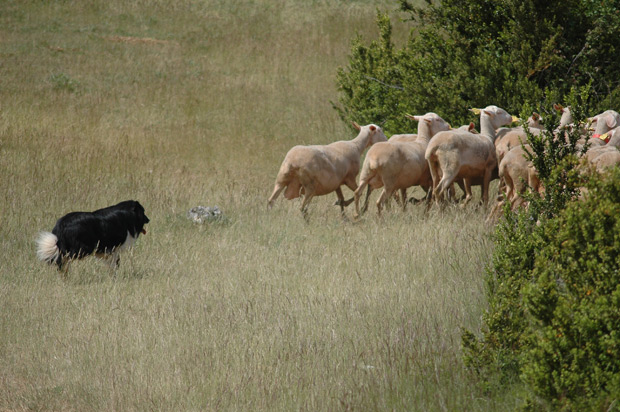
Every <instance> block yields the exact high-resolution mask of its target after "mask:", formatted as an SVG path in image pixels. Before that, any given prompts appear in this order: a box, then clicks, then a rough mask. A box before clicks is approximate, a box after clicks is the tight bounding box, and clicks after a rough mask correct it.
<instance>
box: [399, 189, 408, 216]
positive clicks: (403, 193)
mask: <svg viewBox="0 0 620 412" xmlns="http://www.w3.org/2000/svg"><path fill="white" fill-rule="evenodd" d="M400 197H401V199H402V201H403V212H404V211H405V209H407V189H406V188H402V189H400Z"/></svg>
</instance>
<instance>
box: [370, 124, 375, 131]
mask: <svg viewBox="0 0 620 412" xmlns="http://www.w3.org/2000/svg"><path fill="white" fill-rule="evenodd" d="M369 129H370V131H371V132H374V131H375V130H377V127H376V126H375V125H374V124H371V125H370V127H369Z"/></svg>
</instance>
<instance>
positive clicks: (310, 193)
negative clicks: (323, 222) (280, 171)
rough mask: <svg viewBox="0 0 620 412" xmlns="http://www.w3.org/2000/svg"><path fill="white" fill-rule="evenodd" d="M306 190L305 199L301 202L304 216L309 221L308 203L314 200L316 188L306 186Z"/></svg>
mask: <svg viewBox="0 0 620 412" xmlns="http://www.w3.org/2000/svg"><path fill="white" fill-rule="evenodd" d="M304 190H305V195H304V200H303V202H301V208H300V210H301V214H302V215H303V217H304V220H305V221H306V222H308V221H309V219H308V204H309V203H310V201H311V200H312V198H313V197H314V188H309V187H306V186H304Z"/></svg>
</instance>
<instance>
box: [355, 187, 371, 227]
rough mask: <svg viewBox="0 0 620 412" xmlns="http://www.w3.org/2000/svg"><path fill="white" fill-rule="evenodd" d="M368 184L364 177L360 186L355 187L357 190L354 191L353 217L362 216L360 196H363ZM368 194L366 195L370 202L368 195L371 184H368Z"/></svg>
mask: <svg viewBox="0 0 620 412" xmlns="http://www.w3.org/2000/svg"><path fill="white" fill-rule="evenodd" d="M367 185H368V181H367V180H366V179H362V180H360V184H359V186H358V187H357V188H356V189H355V192H354V193H353V198H354V199H355V214H354V215H353V217H355V218H356V219H357V218H358V217H360V197H361V196H362V192H363V191H364V188H365V187H366V186H367ZM368 190H369V191H368V194H367V195H366V201H367V202H368V196H369V195H370V186H368ZM365 211H366V210H365V209H364V210H363V212H365Z"/></svg>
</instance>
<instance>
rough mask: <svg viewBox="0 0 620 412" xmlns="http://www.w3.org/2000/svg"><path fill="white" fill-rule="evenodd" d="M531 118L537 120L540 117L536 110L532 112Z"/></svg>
mask: <svg viewBox="0 0 620 412" xmlns="http://www.w3.org/2000/svg"><path fill="white" fill-rule="evenodd" d="M532 119H534V120H538V119H540V115H539V114H538V113H536V112H532Z"/></svg>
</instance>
